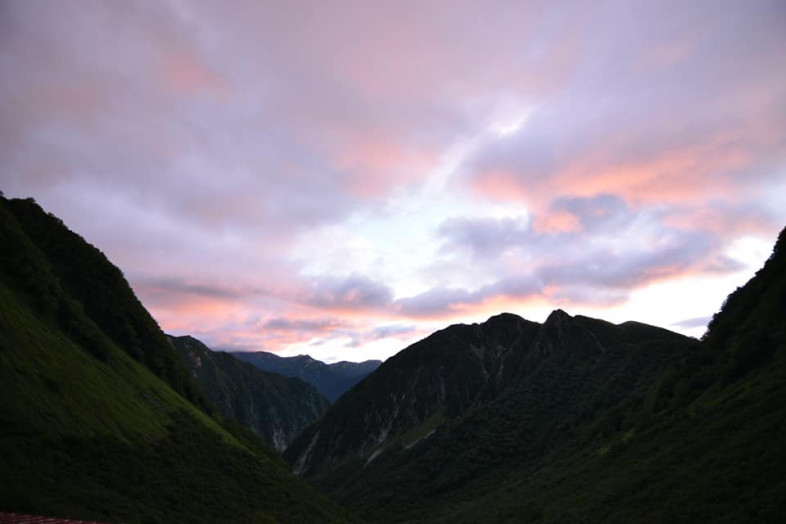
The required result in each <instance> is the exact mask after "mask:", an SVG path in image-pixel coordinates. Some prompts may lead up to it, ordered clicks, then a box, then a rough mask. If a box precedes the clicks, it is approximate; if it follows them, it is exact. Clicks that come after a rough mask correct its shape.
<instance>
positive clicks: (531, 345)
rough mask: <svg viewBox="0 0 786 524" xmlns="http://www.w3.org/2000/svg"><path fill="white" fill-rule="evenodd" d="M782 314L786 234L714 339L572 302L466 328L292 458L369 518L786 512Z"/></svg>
mask: <svg viewBox="0 0 786 524" xmlns="http://www.w3.org/2000/svg"><path fill="white" fill-rule="evenodd" d="M677 299H678V297H675V300H677ZM784 319H786V230H784V232H783V233H781V235H780V237H779V240H778V242H777V244H776V248H775V250H774V253H773V255H772V257H771V258H770V259H769V261H768V262H767V263H766V265H765V266H764V268H763V269H762V270H760V271H759V272H758V273H757V275H756V276H755V277H754V278H753V279H752V280H751V281H750V282H749V283H748V284H746V285H745V286H744V287H743V288H740V289H738V290H737V291H736V292H735V293H733V294H732V295H731V296H729V298H728V299H727V301H726V303H725V304H724V306H723V308H722V309H721V311H720V312H719V313H718V314H717V315H716V316H715V317H714V319H713V321H712V322H711V324H710V329H709V332H708V334H707V335H706V336H705V338H704V339H703V340H701V341H697V340H695V339H690V338H686V337H683V336H681V335H678V334H675V333H671V332H669V331H666V330H663V329H659V328H655V327H652V326H647V325H643V324H638V323H633V322H628V323H624V324H620V325H614V324H610V323H607V322H604V321H601V320H596V319H591V318H587V317H581V316H570V315H568V314H566V313H564V312H562V311H555V312H554V313H552V314H551V315H550V316H549V318H548V319H547V320H546V322H545V323H543V324H542V325H541V324H537V323H534V322H528V321H526V320H524V319H521V318H519V317H516V316H515V315H510V314H503V315H499V316H496V317H492V318H491V319H489V320H488V321H487V322H485V323H483V324H480V325H471V326H465V325H457V326H451V327H449V328H446V329H444V330H442V331H439V332H437V333H435V334H433V335H431V336H430V337H428V338H426V339H425V340H423V341H421V342H418V343H416V344H414V345H412V346H410V347H409V348H407V349H405V350H404V351H402V352H401V353H399V354H398V355H396V356H394V357H392V358H391V359H389V360H387V361H386V362H385V363H384V364H383V365H381V366H380V367H379V369H377V370H376V371H375V372H374V373H372V374H371V375H370V376H368V377H367V378H366V379H365V380H364V381H363V382H361V383H360V384H358V385H356V386H355V387H354V388H353V389H351V390H350V391H348V392H347V393H346V394H345V395H344V396H343V397H342V398H341V399H339V400H338V402H336V403H335V404H334V405H333V406H332V407H331V408H330V409H329V410H328V412H327V413H326V415H325V416H324V417H323V418H322V419H321V420H320V421H318V422H317V423H316V424H315V425H313V426H311V427H310V428H308V429H307V430H305V431H304V432H303V433H302V434H301V435H300V436H299V437H298V438H297V439H295V441H294V442H293V443H292V445H291V446H290V447H289V448H288V449H287V451H286V452H285V454H284V456H285V458H286V459H287V460H288V461H289V462H290V463H291V464H292V465H293V467H294V468H295V470H296V471H298V472H300V473H301V474H303V475H305V476H306V478H308V479H309V480H310V481H311V482H312V483H314V485H316V486H317V487H318V488H319V489H320V490H321V491H323V492H324V493H326V494H329V495H330V496H332V497H334V498H335V499H336V500H338V501H339V502H341V503H343V504H345V505H347V506H348V507H349V508H351V509H353V510H354V511H356V512H357V513H358V514H359V515H360V516H361V517H363V518H365V519H367V520H368V521H370V522H457V521H462V522H578V521H580V522H750V521H756V522H783V521H786V499H784V498H783V493H786V447H784V446H783V442H786V403H784V402H783V399H784V398H786V322H784Z"/></svg>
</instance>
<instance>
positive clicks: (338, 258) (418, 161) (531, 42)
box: [0, 0, 786, 361]
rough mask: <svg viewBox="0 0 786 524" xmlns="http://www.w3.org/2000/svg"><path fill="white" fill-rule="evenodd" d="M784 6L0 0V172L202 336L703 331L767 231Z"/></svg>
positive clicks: (362, 337)
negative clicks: (568, 317)
mask: <svg viewBox="0 0 786 524" xmlns="http://www.w3.org/2000/svg"><path fill="white" fill-rule="evenodd" d="M784 28H786V6H784V4H783V2H780V1H777V0H775V1H751V2H736V1H734V2H732V1H729V2H724V1H698V2H687V3H685V2H669V1H667V2H615V1H608V2H565V3H561V2H538V1H531V2H505V1H500V2H494V1H492V2H488V1H487V2H442V1H423V2H406V1H405V2H367V1H357V2H355V1H349V0H347V1H338V2H316V1H313V2H312V1H303V2H297V1H296V2H257V1H250V0H249V1H242V0H237V1H234V2H230V3H228V4H226V3H221V2H212V1H208V0H205V1H200V0H169V1H164V0H135V1H128V2H106V1H99V0H76V1H72V2H54V1H48V0H0V100H2V103H1V104H0V189H2V190H3V191H4V193H5V194H6V196H9V197H34V198H35V199H36V200H37V201H38V202H39V203H41V204H42V206H44V207H45V208H46V209H47V210H49V211H51V212H53V213H55V214H56V215H58V216H59V217H61V218H62V219H63V220H64V221H65V222H66V224H67V225H68V226H69V227H71V228H72V229H74V230H75V231H77V232H79V233H80V234H81V235H82V236H84V237H85V238H86V239H87V240H88V241H89V242H91V243H93V244H95V245H96V246H97V247H99V248H100V249H101V250H102V251H104V252H105V253H106V254H107V256H108V257H109V258H110V259H111V260H112V261H113V262H115V263H116V264H117V265H118V266H119V267H120V268H121V269H122V270H123V272H124V273H125V275H126V277H127V278H128V279H129V281H130V283H131V285H132V287H133V288H134V290H135V291H136V292H137V294H138V295H139V297H140V299H141V300H142V302H143V303H144V304H145V306H147V307H148V309H149V310H150V311H151V312H152V314H153V316H154V317H155V318H156V319H157V320H158V322H159V323H160V324H161V326H162V327H163V328H164V330H166V331H168V332H172V333H175V334H191V335H194V336H196V337H198V338H200V339H202V340H203V341H205V342H206V343H207V344H208V345H209V346H211V347H213V348H219V349H241V350H269V351H276V352H279V353H281V354H286V355H289V354H298V353H309V354H311V355H312V356H314V357H316V358H321V359H324V360H328V361H335V360H341V359H345V360H363V359H366V358H385V357H387V356H389V355H391V354H393V353H395V352H396V351H398V350H400V349H403V348H404V347H405V346H406V345H407V344H409V343H411V342H413V341H415V340H417V339H419V338H421V337H423V336H425V335H427V334H428V333H430V332H432V331H433V330H435V329H439V328H442V327H444V326H446V325H447V324H449V323H455V322H478V321H483V320H485V319H486V318H487V317H488V316H490V315H493V314H496V313H499V312H501V311H511V312H514V313H517V314H519V315H522V316H524V317H526V318H529V319H531V320H536V321H542V320H543V319H545V317H546V315H547V314H548V312H550V311H551V310H552V309H555V308H557V307H560V308H563V309H565V310H567V311H568V312H569V313H571V314H585V315H590V316H598V317H602V318H606V319H608V320H611V321H618V322H622V321H625V320H638V321H641V322H647V323H652V324H656V325H660V326H663V327H666V328H669V329H673V330H677V331H681V332H684V333H687V334H691V335H694V336H700V335H701V334H702V332H703V330H704V327H705V326H706V322H707V321H708V319H709V317H711V315H712V314H713V313H714V312H715V311H716V310H717V309H718V308H719V307H720V305H721V303H722V301H723V299H724V298H725V296H726V295H727V294H728V293H729V292H730V291H732V290H733V289H734V288H735V287H736V286H738V285H741V284H742V283H743V282H745V281H746V280H747V279H748V278H749V277H750V276H751V275H752V274H753V272H755V270H756V269H757V268H758V267H759V266H760V265H761V264H762V263H763V261H764V260H765V259H766V257H767V256H768V255H769V253H770V251H771V248H772V244H773V243H774V240H775V237H776V235H777V232H778V231H779V230H780V229H781V228H782V227H783V226H784V225H785V224H786V61H784V56H786V30H784Z"/></svg>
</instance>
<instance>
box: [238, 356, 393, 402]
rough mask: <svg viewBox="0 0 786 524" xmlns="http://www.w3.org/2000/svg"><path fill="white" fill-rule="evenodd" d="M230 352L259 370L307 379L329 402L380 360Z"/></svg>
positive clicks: (357, 380)
mask: <svg viewBox="0 0 786 524" xmlns="http://www.w3.org/2000/svg"><path fill="white" fill-rule="evenodd" d="M232 355H234V356H236V357H237V358H239V359H240V360H244V361H246V362H249V363H251V364H253V365H255V366H256V367H258V368H259V369H261V370H262V371H270V372H272V373H278V374H280V375H284V376H285V377H297V378H299V379H301V380H303V381H304V382H308V383H309V384H311V385H313V386H314V387H315V388H317V390H319V392H320V393H322V394H323V395H325V397H327V398H328V400H330V401H331V402H335V401H336V400H337V399H338V398H339V397H340V396H341V395H343V394H344V392H345V391H347V390H348V389H349V388H351V387H352V386H354V385H355V384H357V383H358V382H360V381H361V380H363V378H364V377H366V376H367V375H368V374H369V373H371V372H372V371H374V370H375V369H377V368H378V367H379V365H380V364H381V363H382V362H381V361H379V360H366V361H365V362H336V363H334V364H325V363H324V362H321V361H319V360H315V359H313V358H311V357H310V356H308V355H298V356H296V357H280V356H278V355H276V354H274V353H268V352H266V351H253V352H237V353H232Z"/></svg>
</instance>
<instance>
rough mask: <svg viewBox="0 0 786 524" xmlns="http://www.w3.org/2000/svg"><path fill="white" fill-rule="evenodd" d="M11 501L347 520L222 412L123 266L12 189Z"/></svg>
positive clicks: (5, 309) (19, 505)
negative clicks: (14, 194) (135, 291)
mask: <svg viewBox="0 0 786 524" xmlns="http://www.w3.org/2000/svg"><path fill="white" fill-rule="evenodd" d="M0 311H1V312H2V314H0V450H2V452H0V511H4V512H13V513H21V514H32V515H50V516H56V517H63V518H71V519H82V520H84V519H89V520H97V521H104V522H205V523H208V522H209V523H214V522H272V521H279V522H308V523H311V522H321V521H326V522H327V521H333V522H341V521H346V520H350V519H351V517H350V516H349V515H348V514H347V513H346V512H345V511H344V510H343V509H341V508H339V507H338V506H336V505H335V504H333V503H331V502H330V501H328V500H327V499H325V498H324V497H322V496H319V495H318V494H317V493H315V492H314V491H313V490H312V489H311V488H310V487H308V486H307V485H306V484H305V483H303V482H302V481H300V480H299V479H297V478H296V477H294V476H293V475H292V474H291V473H290V472H289V471H288V468H287V467H286V464H285V463H283V461H281V460H280V459H279V458H278V456H277V455H276V454H275V453H274V452H273V451H272V450H271V449H270V448H269V447H267V446H266V445H265V444H264V442H262V441H261V439H259V437H257V436H256V435H254V434H253V433H251V432H250V431H247V430H245V429H244V428H243V427H241V426H240V425H239V424H238V423H237V422H235V421H233V420H231V419H228V418H222V417H220V416H219V415H217V414H216V413H215V412H214V408H212V406H211V405H210V404H209V403H208V402H207V400H206V399H205V396H204V394H203V392H202V391H201V389H200V388H199V386H198V385H197V383H196V381H194V379H193V378H192V377H191V376H190V374H189V372H188V370H187V369H186V367H185V366H184V365H183V363H182V362H181V359H180V357H179V356H178V355H177V353H176V352H175V350H174V348H173V347H172V346H171V345H170V344H169V342H168V340H167V339H166V337H165V335H164V334H163V333H162V332H161V330H160V329H159V327H158V325H157V324H156V323H155V321H154V320H153V319H152V318H151V317H150V315H149V314H148V312H147V311H145V309H144V308H143V307H142V306H141V304H140V303H139V301H138V300H137V299H136V297H135V296H134V294H133V292H132V291H131V288H130V287H129V286H128V283H127V282H126V281H125V279H124V278H123V276H122V273H121V272H120V271H119V270H118V269H117V268H116V267H115V266H113V265H112V264H111V263H110V262H109V261H108V260H107V259H106V257H104V255H103V254H101V252H100V251H98V250H97V249H96V248H94V247H93V246H91V245H89V244H87V243H86V242H85V241H84V240H83V239H82V238H81V237H79V236H78V235H76V234H74V233H72V232H71V231H69V230H68V229H67V228H66V227H65V225H63V223H62V222H61V221H60V220H59V219H57V218H56V217H54V216H52V215H50V214H47V213H46V212H44V211H43V210H42V209H41V208H40V207H39V206H38V205H37V204H36V203H35V202H34V201H32V200H30V199H28V200H7V199H5V198H2V197H0Z"/></svg>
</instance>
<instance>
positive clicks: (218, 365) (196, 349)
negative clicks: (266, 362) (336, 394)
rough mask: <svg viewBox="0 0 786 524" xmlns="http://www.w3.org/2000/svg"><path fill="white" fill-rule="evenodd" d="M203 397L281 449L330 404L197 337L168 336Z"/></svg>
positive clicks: (300, 385) (311, 391) (296, 383)
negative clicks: (214, 347) (218, 349)
mask: <svg viewBox="0 0 786 524" xmlns="http://www.w3.org/2000/svg"><path fill="white" fill-rule="evenodd" d="M169 339H170V341H171V342H172V344H173V345H174V347H175V349H176V350H177V351H178V353H179V354H180V356H181V357H182V358H183V359H184V361H185V363H186V366H187V367H188V369H189V371H191V373H192V374H193V375H194V377H195V378H196V380H197V382H198V383H199V385H200V386H201V387H202V389H203V390H204V391H205V394H206V395H207V398H208V400H210V402H212V403H213V404H214V405H215V406H216V407H217V408H218V409H219V411H221V413H222V414H224V415H225V416H228V417H232V418H234V419H235V420H237V421H238V422H239V423H241V424H242V425H244V426H246V427H248V428H249V429H251V430H252V431H254V432H255V433H256V434H257V435H259V436H260V437H262V438H263V439H264V440H265V442H267V443H268V444H269V445H271V446H273V447H274V448H275V449H276V450H277V451H283V450H284V449H285V448H286V447H287V445H288V444H289V443H290V441H291V440H292V439H293V438H294V437H295V436H296V435H297V434H298V433H300V432H301V431H302V430H303V429H304V428H305V427H306V426H308V425H310V424H311V423H313V422H315V421H316V420H317V419H318V418H319V417H320V416H321V415H322V414H323V413H324V412H325V410H326V409H327V408H328V406H329V405H330V402H328V400H327V399H326V398H325V397H323V396H322V395H320V394H319V392H318V391H317V390H316V389H315V388H314V386H312V385H310V384H306V383H305V382H303V381H302V380H300V379H297V378H289V377H284V376H282V375H278V374H276V373H266V372H264V371H261V370H260V369H257V368H256V367H255V366H253V365H251V364H249V363H248V362H243V361H241V360H239V359H237V358H235V357H234V356H232V355H231V354H229V353H223V352H214V351H211V350H210V348H208V347H207V346H205V345H204V344H203V343H202V342H200V341H199V340H197V339H195V338H193V337H189V336H183V337H173V336H170V337H169Z"/></svg>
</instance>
